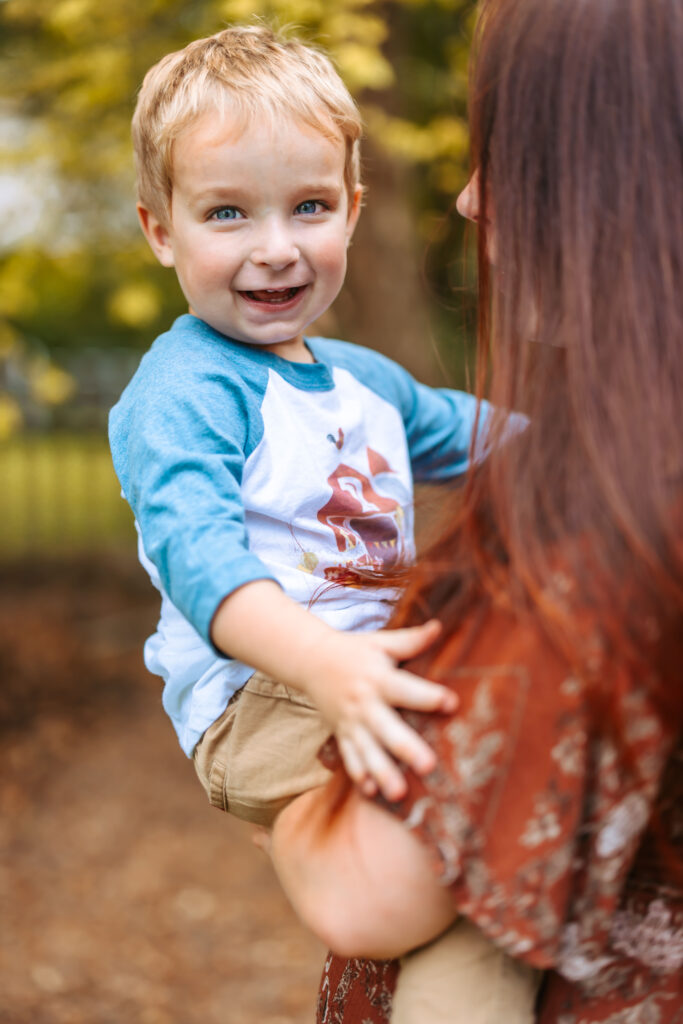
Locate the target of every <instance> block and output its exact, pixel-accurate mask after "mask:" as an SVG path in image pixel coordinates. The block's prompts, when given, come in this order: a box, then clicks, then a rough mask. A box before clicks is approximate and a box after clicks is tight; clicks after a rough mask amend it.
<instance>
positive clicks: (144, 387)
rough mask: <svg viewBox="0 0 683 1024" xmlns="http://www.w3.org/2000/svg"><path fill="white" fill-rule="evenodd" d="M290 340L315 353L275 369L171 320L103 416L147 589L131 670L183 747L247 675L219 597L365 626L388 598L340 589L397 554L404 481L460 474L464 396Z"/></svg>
mask: <svg viewBox="0 0 683 1024" xmlns="http://www.w3.org/2000/svg"><path fill="white" fill-rule="evenodd" d="M306 343H307V345H308V348H309V350H310V352H311V353H312V355H313V358H314V359H315V362H313V363H297V362H291V361H289V360H286V359H283V358H281V357H280V356H277V355H275V354H274V353H272V352H267V351H264V350H263V349H261V348H259V347H257V346H253V345H247V344H242V343H239V342H235V341H232V340H231V339H229V338H226V337H225V336H224V335H221V334H219V333H218V332H216V331H214V330H213V329H212V328H211V327H209V326H208V324H206V323H204V322H203V321H202V320H199V319H198V318H196V317H194V316H192V315H189V314H188V315H184V316H181V317H179V318H178V320H176V321H175V323H174V324H173V326H172V328H171V330H170V331H168V332H167V333H165V334H162V335H161V336H160V337H159V338H157V340H156V341H155V343H154V344H153V345H152V347H151V349H150V350H149V351H148V352H147V353H146V355H145V356H144V357H143V358H142V360H141V363H140V366H139V368H138V370H137V372H136V373H135V375H134V377H133V379H132V380H131V382H130V383H129V385H128V387H127V388H126V390H125V391H124V393H123V395H122V396H121V399H120V400H119V402H118V403H117V404H116V406H115V407H114V408H113V409H112V411H111V414H110V423H109V428H110V444H111V450H112V457H113V462H114V467H115V469H116V472H117V475H118V477H119V480H120V483H121V487H122V491H123V494H124V497H125V498H126V500H127V501H128V503H129V504H130V506H131V508H132V510H133V513H134V515H135V521H136V526H137V529H138V534H139V541H140V543H139V553H140V559H141V561H142V563H143V565H144V566H145V568H146V569H147V570H148V572H149V574H150V577H151V579H152V582H153V583H154V584H155V586H156V587H157V588H158V589H159V590H160V592H161V597H162V603H161V616H160V621H159V624H158V627H157V631H156V633H154V634H153V636H151V637H150V638H149V639H148V641H147V643H146V645H145V663H146V665H147V667H148V669H149V670H150V671H151V672H153V673H155V674H158V675H160V676H162V677H163V679H164V681H165V686H164V694H163V704H164V707H165V709H166V711H167V713H168V714H169V716H170V718H171V720H172V722H173V725H174V727H175V729H176V732H177V733H178V738H179V740H180V744H181V746H182V748H183V750H184V751H185V753H186V754H187V755H188V756H191V755H192V752H193V750H194V748H195V746H196V744H197V743H198V741H199V740H200V739H201V736H202V735H203V733H204V732H205V731H206V729H207V728H208V727H209V726H210V725H211V724H212V723H213V722H214V721H215V720H216V719H217V718H218V717H219V716H220V715H221V714H222V713H223V711H224V710H225V708H226V706H227V704H228V701H229V699H230V697H231V696H232V694H233V693H234V692H235V691H236V690H237V689H239V688H240V687H241V686H243V685H244V683H245V682H246V681H247V679H248V678H249V676H250V675H251V674H252V673H253V668H251V667H249V666H247V665H244V664H242V663H241V662H238V661H236V660H234V659H230V658H228V657H226V656H225V655H224V654H222V653H221V652H218V651H217V650H216V648H215V647H213V645H212V643H211V639H210V636H209V630H210V626H211V620H212V618H213V616H214V614H215V612H216V610H217V608H218V606H219V604H220V603H221V601H222V600H223V599H224V598H225V597H226V596H228V595H229V594H231V593H232V592H233V591H234V590H236V589H237V588H239V587H240V586H242V585H244V584H246V583H249V582H252V581H254V580H259V579H272V580H274V581H275V582H277V583H278V584H279V585H280V586H281V587H282V588H283V589H284V591H285V592H286V593H287V594H288V595H289V596H290V597H291V598H293V599H294V600H296V601H298V602H299V603H300V604H301V605H303V606H304V607H306V608H310V610H311V611H312V612H313V613H314V614H315V615H318V616H319V617H320V618H321V619H323V620H325V621H327V622H328V623H329V624H330V625H332V626H334V627H335V628H337V629H342V630H368V629H376V628H380V627H381V626H382V625H384V624H385V622H386V620H387V618H388V616H389V613H390V609H391V599H392V597H393V594H392V593H391V592H390V591H388V590H374V591H368V589H367V587H364V588H359V587H358V586H357V585H356V586H354V583H356V582H357V579H358V570H359V569H361V570H362V569H366V568H375V569H378V568H387V567H390V566H392V565H396V564H397V563H398V562H410V561H411V560H412V558H413V557H414V541H413V480H417V481H432V482H436V481H440V480H447V479H451V478H453V477H457V476H459V475H461V474H462V473H463V472H464V471H465V470H466V468H467V463H468V455H469V450H470V442H471V437H472V432H473V429H474V425H475V421H476V401H475V399H474V398H473V397H472V396H470V395H466V394H464V393H461V392H457V391H451V390H447V389H435V388H429V387H426V386H425V385H422V384H419V383H418V382H417V381H415V380H414V378H413V377H412V376H411V375H410V374H409V373H408V372H407V371H406V370H404V369H403V368H401V367H400V366H398V365H397V364H396V363H394V362H393V361H392V360H390V359H387V358H386V357H385V356H382V355H380V354H379V353H377V352H373V351H371V350H370V349H365V348H362V347H360V346H357V345H352V344H350V343H348V342H341V341H332V340H330V339H325V338H310V339H307V341H306ZM486 412H487V410H486V407H484V409H483V410H482V413H480V423H481V424H482V425H483V420H484V418H485V415H486ZM267 631H268V623H267V622H264V624H263V635H264V643H267Z"/></svg>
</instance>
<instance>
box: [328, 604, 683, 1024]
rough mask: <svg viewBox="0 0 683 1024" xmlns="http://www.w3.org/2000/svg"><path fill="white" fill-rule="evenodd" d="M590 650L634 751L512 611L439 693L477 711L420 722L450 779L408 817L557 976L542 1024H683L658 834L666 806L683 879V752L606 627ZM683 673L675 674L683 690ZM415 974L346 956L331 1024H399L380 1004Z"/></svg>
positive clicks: (475, 644) (671, 877) (678, 900)
mask: <svg viewBox="0 0 683 1024" xmlns="http://www.w3.org/2000/svg"><path fill="white" fill-rule="evenodd" d="M584 639H585V642H586V644H587V645H589V647H590V649H591V650H594V651H595V659H594V663H593V665H592V669H593V670H594V671H595V672H596V673H601V674H602V676H603V678H604V680H605V682H606V683H607V684H608V685H609V688H610V691H611V692H613V693H614V694H615V695H616V697H617V701H618V707H619V710H620V712H621V714H622V715H623V723H624V729H623V737H622V738H620V741H619V742H620V743H624V741H625V748H624V749H623V750H622V748H621V747H620V746H619V745H618V744H615V742H614V739H613V738H612V737H611V736H610V735H609V732H608V731H607V730H606V728H604V727H603V726H602V723H601V722H600V721H598V720H596V713H595V711H594V707H595V705H594V704H593V703H591V702H590V701H589V699H588V695H587V687H586V684H585V683H584V682H583V681H581V680H579V679H578V678H575V677H574V676H573V675H572V673H571V671H570V670H569V668H568V663H567V661H566V660H565V659H564V658H563V657H562V656H561V655H560V654H559V653H558V652H557V650H556V649H555V647H554V646H553V645H552V644H551V643H550V642H549V640H548V639H547V637H546V636H545V635H544V634H543V633H542V632H541V630H540V629H539V628H538V627H537V626H536V625H535V624H534V623H532V622H526V623H520V622H519V621H518V620H517V619H515V618H513V617H512V616H511V615H510V614H508V613H506V612H504V611H501V610H494V611H491V612H490V613H487V615H486V616H485V617H483V619H481V617H480V621H476V620H475V619H474V618H473V619H472V621H470V622H468V623H466V624H465V625H464V626H463V628H462V629H461V630H460V631H458V633H457V634H456V635H455V636H453V638H452V639H451V640H450V641H449V643H448V644H447V645H446V646H445V647H444V649H443V650H442V651H441V652H440V653H439V655H438V656H437V657H436V659H435V660H434V662H433V664H432V666H431V671H430V672H429V675H430V677H431V678H433V679H438V680H439V681H442V682H446V683H448V684H449V685H451V686H452V687H453V688H454V689H455V690H456V691H457V692H458V694H459V697H460V708H459V711H458V713H457V714H456V715H455V716H453V717H452V718H446V717H443V716H436V715H433V716H429V715H417V714H410V715H407V716H406V717H407V718H408V720H409V721H410V722H412V723H413V724H414V725H415V726H416V727H417V728H419V730H420V732H421V733H422V735H423V736H424V737H425V738H426V739H427V740H428V742H429V743H430V744H431V745H432V746H433V747H434V749H435V750H436V751H437V753H438V755H439V763H438V767H437V769H436V770H435V771H434V772H433V773H432V774H431V775H430V776H428V777H427V778H426V779H418V778H416V777H414V776H411V777H410V779H409V794H408V796H407V798H406V799H405V800H403V801H402V802H401V803H400V804H398V805H393V806H392V810H393V811H394V812H395V813H396V814H398V815H400V816H401V817H402V818H403V819H404V820H405V821H406V824H407V826H408V827H409V828H411V829H413V830H414V831H415V832H416V833H417V834H418V835H419V836H420V837H421V838H422V839H423V841H424V842H425V843H426V844H427V845H428V846H429V848H430V849H431V850H433V853H434V867H435V870H436V871H437V873H438V875H439V878H440V879H441V881H442V882H443V884H444V885H447V886H449V887H450V890H451V892H452V894H453V900H454V903H455V905H456V907H457V908H458V910H459V912H460V913H461V914H464V915H466V916H467V917H468V918H469V919H470V920H471V921H472V922H474V924H476V925H477V926H478V927H479V928H480V929H481V930H482V931H483V932H484V934H485V935H487V936H488V937H489V938H490V939H492V940H493V941H495V942H496V943H497V944H498V945H500V946H501V947H502V948H503V949H505V950H506V951H507V952H508V953H510V954H511V955H513V956H515V957H518V958H520V959H522V960H524V961H525V962H527V963H530V964H532V965H534V966H536V967H541V968H545V969H547V970H548V974H547V975H546V979H545V983H544V986H543V988H542V991H541V996H540V998H539V1006H538V1021H539V1024H598V1022H600V1024H682V1022H683V980H682V979H683V893H682V892H681V887H680V884H679V883H680V878H678V877H677V876H676V873H675V872H674V871H673V870H672V865H671V864H670V863H669V860H668V859H665V861H662V859H661V858H660V856H659V853H658V851H659V849H660V847H659V846H658V844H656V843H655V842H654V841H653V838H652V836H651V835H650V834H649V832H648V827H649V823H650V820H651V815H652V811H653V809H654V808H655V807H657V810H658V815H659V823H660V824H659V828H660V829H661V831H662V833H664V834H665V835H666V836H667V837H668V839H669V842H670V843H671V844H672V847H671V849H672V850H673V852H674V855H675V857H676V859H677V862H678V865H679V867H680V865H681V863H683V800H682V799H681V798H682V797H683V752H682V748H681V743H680V737H679V736H678V735H677V734H676V732H675V731H674V729H673V728H672V727H671V725H670V724H669V723H668V722H664V721H662V720H661V717H660V715H659V714H658V712H657V710H656V708H655V705H654V702H653V701H652V699H651V696H650V695H651V692H652V686H651V684H652V680H645V679H640V678H636V677H634V675H633V674H628V673H627V672H626V671H625V670H624V669H623V668H618V667H615V666H614V663H613V660H610V659H608V658H607V656H605V655H604V654H603V655H602V656H601V653H600V652H604V650H605V645H604V644H602V643H601V642H600V637H599V636H597V634H595V632H594V631H591V629H590V627H587V628H586V630H585V637H584ZM680 670H681V669H680V666H679V665H672V666H671V680H672V681H673V680H675V679H677V678H678V674H679V673H680ZM397 970H398V967H397V965H396V964H395V963H388V964H373V965H371V966H369V965H367V964H364V963H363V962H362V961H348V962H347V961H339V960H337V959H336V958H334V957H331V958H329V960H328V962H327V964H326V967H325V974H324V998H323V993H322V992H321V1000H320V1003H319V1007H318V1018H317V1019H318V1022H319V1024H341V1022H343V1024H361V1022H362V1024H386V1022H388V1021H389V1019H390V1008H387V1006H386V998H385V997H384V996H383V998H382V999H381V1000H378V999H377V996H376V994H377V993H378V992H380V991H381V992H383V993H385V992H386V991H387V990H390V989H392V988H393V986H394V985H395V979H396V972H397ZM363 998H364V999H365V1002H363ZM357 1007H358V1009H357Z"/></svg>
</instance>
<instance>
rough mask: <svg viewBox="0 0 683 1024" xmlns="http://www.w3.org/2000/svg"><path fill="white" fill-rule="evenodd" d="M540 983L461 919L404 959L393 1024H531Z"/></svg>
mask: <svg viewBox="0 0 683 1024" xmlns="http://www.w3.org/2000/svg"><path fill="white" fill-rule="evenodd" d="M540 978H541V974H540V971H535V970H534V969H533V968H532V967H528V966H527V965H526V964H523V963H521V962H520V961H518V960H513V959H512V957H509V956H507V954H506V953H504V952H503V951H502V949H498V947H497V946H494V945H493V943H492V942H490V941H489V940H488V939H487V938H486V937H485V935H484V934H483V933H482V932H480V931H479V929H478V928H476V927H475V926H474V925H473V924H472V923H471V921H468V920H467V919H466V918H464V917H461V918H458V920H457V921H455V923H454V924H452V925H451V927H450V928H449V929H448V930H447V931H445V932H444V933H443V935H440V936H439V937H438V938H436V939H434V940H433V942H430V943H428V944H427V945H426V946H422V947H421V948H420V949H417V950H414V951H413V952H412V953H408V954H407V956H404V957H402V958H401V970H400V972H399V976H398V984H397V986H396V992H395V993H394V999H393V1003H392V1013H391V1024H533V1021H534V1020H535V1019H536V1017H535V1013H534V1003H535V1000H536V992H537V990H538V986H539V982H540Z"/></svg>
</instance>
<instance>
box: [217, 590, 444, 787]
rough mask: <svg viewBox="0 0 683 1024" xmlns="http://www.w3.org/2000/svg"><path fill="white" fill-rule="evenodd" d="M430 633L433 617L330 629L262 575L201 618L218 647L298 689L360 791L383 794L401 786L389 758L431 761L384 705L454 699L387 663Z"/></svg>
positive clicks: (414, 763)
mask: <svg viewBox="0 0 683 1024" xmlns="http://www.w3.org/2000/svg"><path fill="white" fill-rule="evenodd" d="M264 630H266V631H267V632H266V633H265V634H264ZM440 631H441V626H440V624H439V623H438V622H437V621H435V620H434V621H431V622H427V623H425V624H424V625H423V626H415V627H413V628H411V629H389V630H380V631H379V632H377V633H340V632H339V631H337V630H336V629H332V627H331V626H328V625H327V624H326V623H324V622H322V621H321V620H320V619H318V618H317V617H316V616H315V615H312V614H311V613H310V612H309V611H306V610H305V609H304V608H302V607H301V606H300V605H298V604H297V603H296V602H295V601H293V600H292V599H291V598H290V597H288V596H287V595H286V594H284V593H283V592H282V590H281V589H280V588H279V586H278V585H277V584H276V583H274V582H273V581H272V580H256V581H254V582H253V583H247V584H245V585H244V586H243V587H240V588H239V590H236V591H234V593H232V594H231V595H229V596H228V597H227V598H226V599H225V600H224V601H223V602H222V604H221V605H220V607H219V608H218V610H217V612H216V614H215V616H214V619H213V622H212V625H211V636H212V639H213V642H214V644H215V645H216V647H217V648H218V649H219V650H220V651H223V652H225V654H227V655H228V656H230V657H233V658H237V659H238V660H239V661H243V662H245V663H246V664H247V665H253V666H254V668H256V669H259V670H260V671H261V672H265V673H266V675H269V676H272V677H273V678H274V679H279V680H280V682H283V683H286V684H287V685H288V686H293V687H295V688H296V689H299V690H301V691H302V692H303V693H305V694H307V695H308V696H309V697H310V698H311V700H312V701H313V703H314V704H315V705H316V707H317V708H318V710H319V711H320V712H321V713H322V715H323V717H324V718H325V719H326V720H327V722H328V723H329V724H330V727H331V729H332V731H333V732H334V733H335V735H336V737H337V741H338V743H339V752H340V754H341V756H342V758H343V760H344V764H345V765H346V769H347V771H348V773H349V775H350V776H351V778H352V779H353V780H354V782H356V783H358V785H359V786H361V787H362V789H363V792H364V793H366V794H367V795H372V794H374V793H375V792H376V791H377V789H378V788H379V789H380V790H381V792H382V794H383V796H385V797H386V799H387V800H392V801H393V800H400V799H401V797H402V796H403V795H404V794H405V792H406V789H407V786H406V782H405V779H404V778H403V774H402V772H401V770H400V768H399V767H398V765H397V764H396V762H395V761H394V760H393V758H392V757H391V756H390V755H393V757H395V758H397V759H398V760H400V761H403V762H404V763H405V764H407V765H409V766H410V767H411V768H412V769H413V770H414V771H416V772H417V773H418V774H421V775H426V774H427V772H430V771H431V770H432V768H433V767H434V765H435V764H436V756H435V754H434V751H433V750H432V749H431V748H430V747H429V746H428V744H427V743H425V741H424V740H423V739H422V738H421V737H420V736H418V734H417V733H416V732H415V731H414V730H413V729H411V728H410V726H408V725H406V723H405V722H404V721H403V719H402V718H401V716H400V715H399V714H397V712H396V711H395V710H394V708H412V709H413V710H416V711H443V712H451V711H454V710H455V708H456V705H457V698H456V696H455V694H453V693H452V692H451V691H450V690H448V689H446V687H444V686H440V685H438V684H437V683H430V682H427V681H426V680H424V679H420V678H419V677H418V676H415V675H413V674H412V672H406V671H405V669H400V668H398V667H397V665H398V663H399V662H400V661H403V660H405V659H406V658H413V657H415V656H416V655H418V654H420V653H421V652H422V651H424V650H426V649H427V648H428V647H429V646H430V645H431V644H432V643H433V642H434V641H435V640H436V638H437V637H438V636H439V633H440ZM265 756H267V752H266V751H264V757H265Z"/></svg>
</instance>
